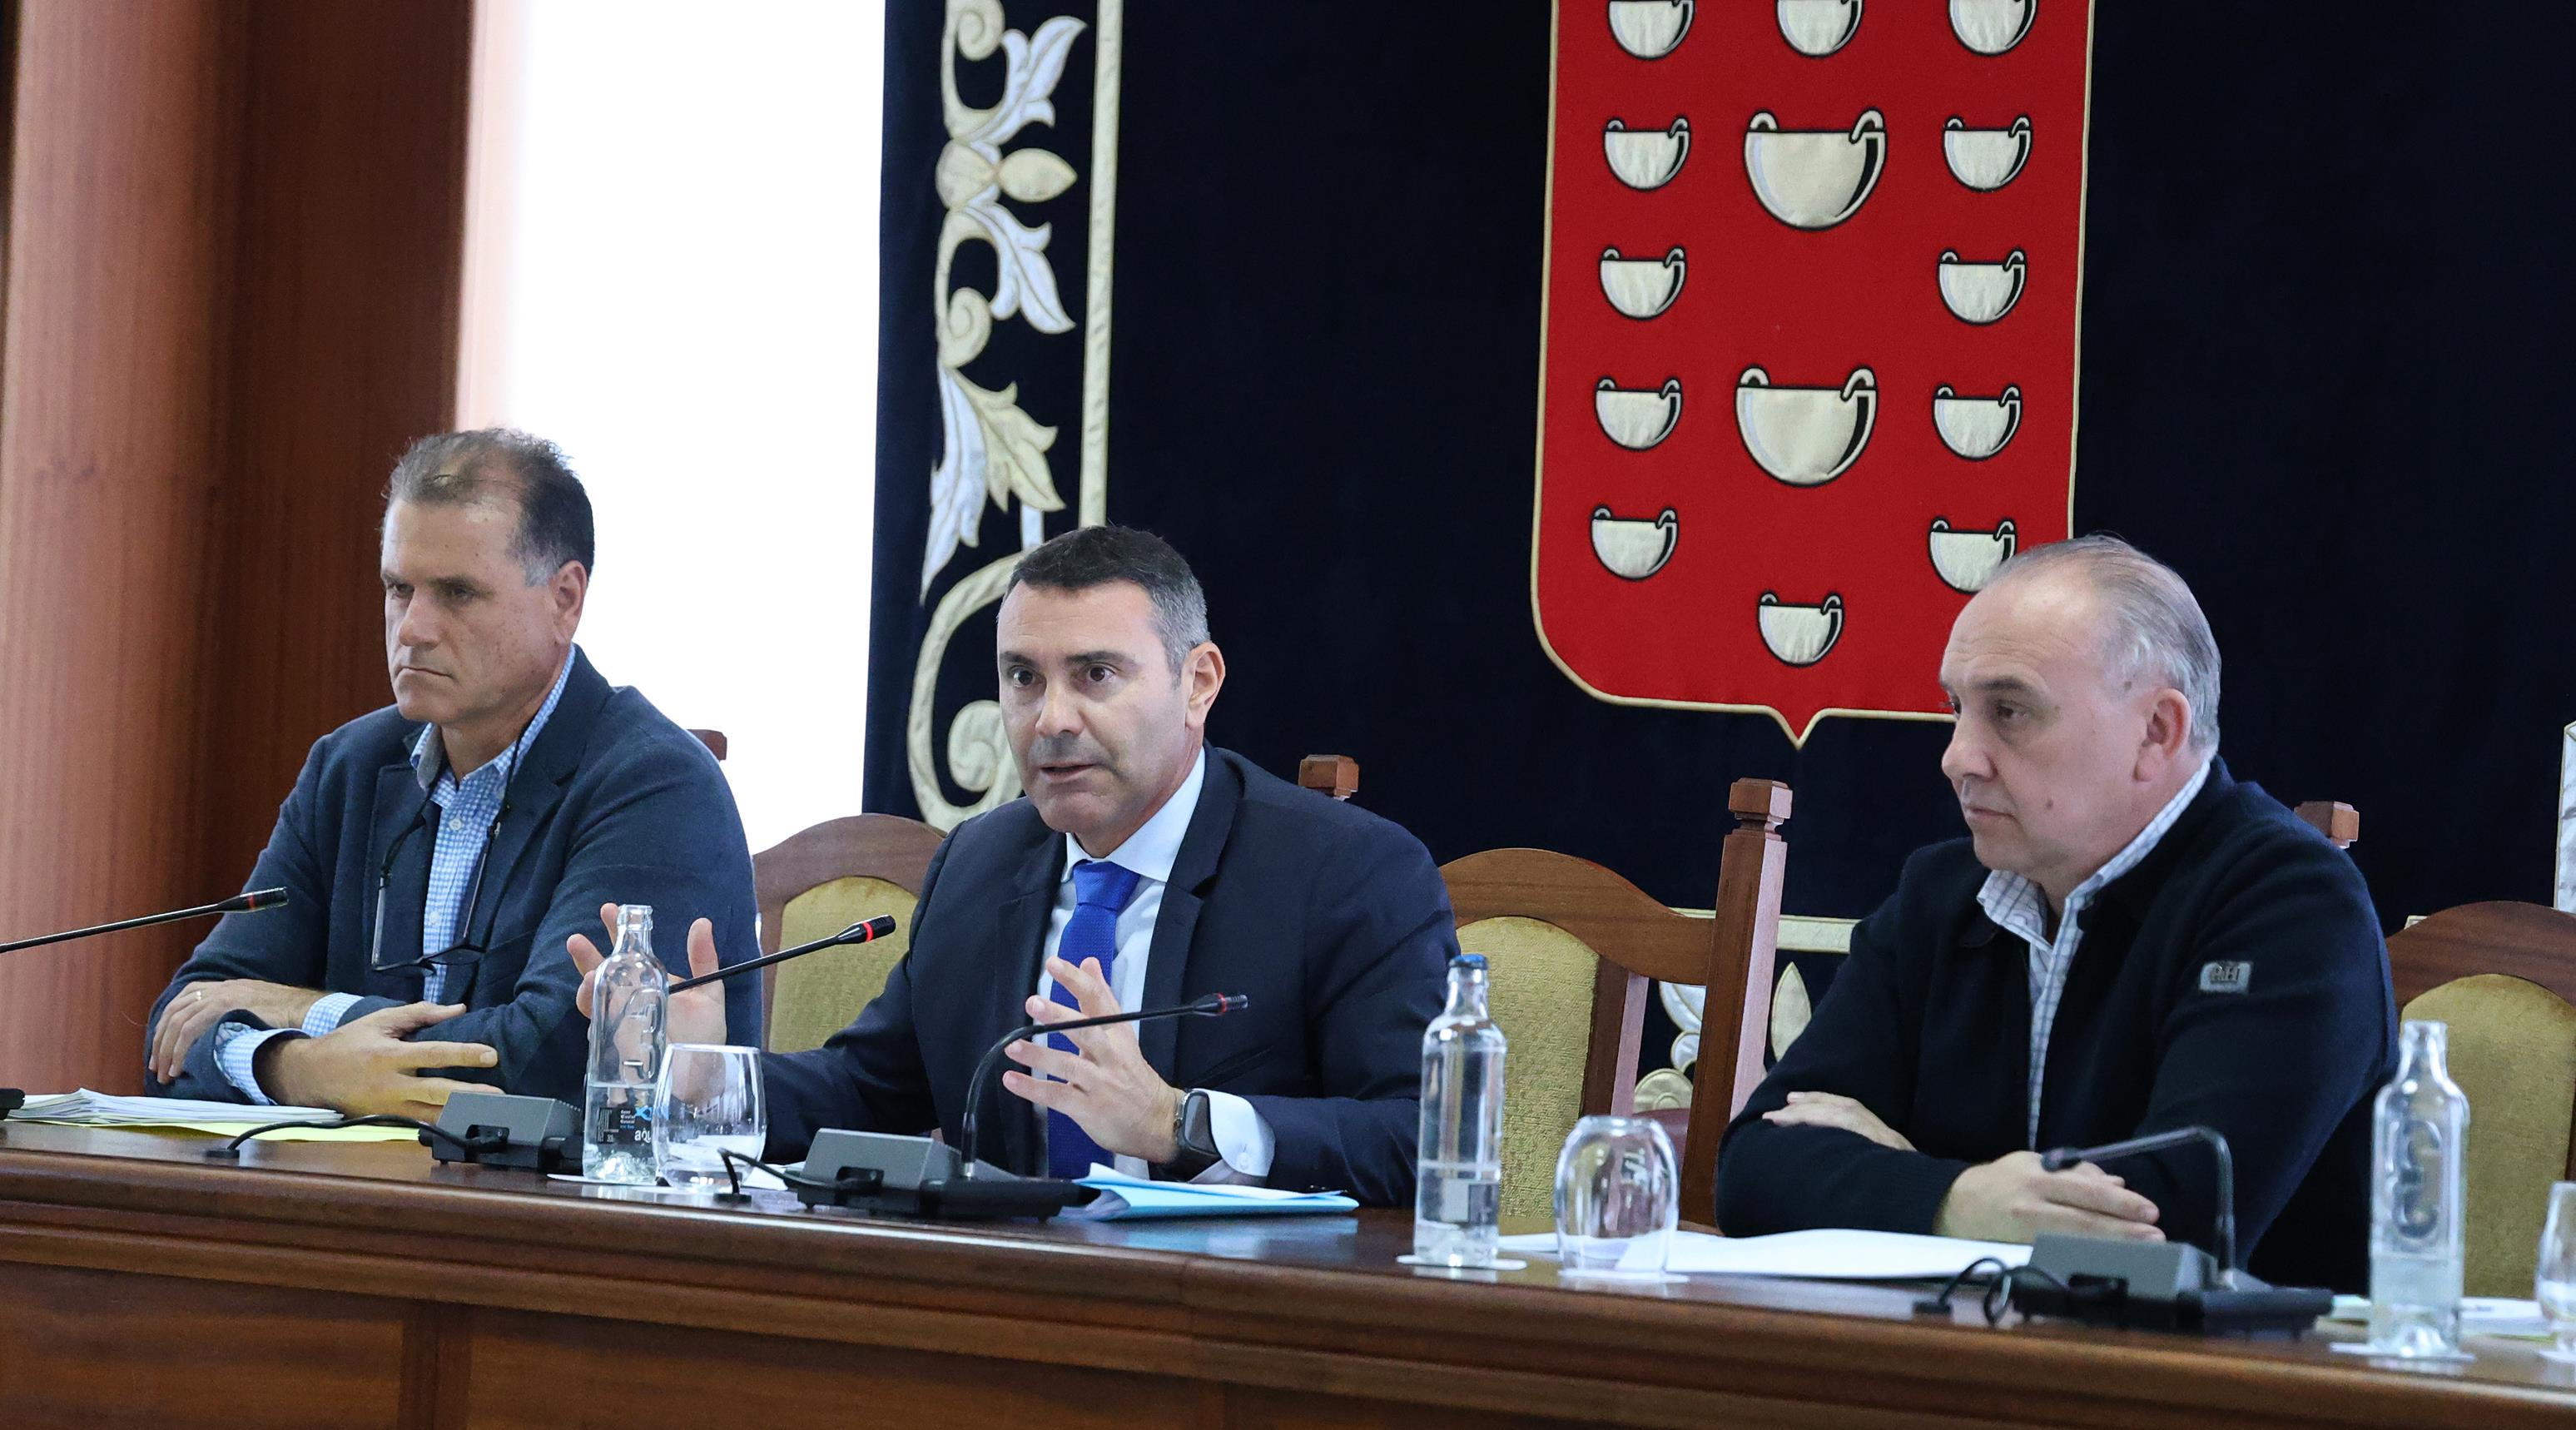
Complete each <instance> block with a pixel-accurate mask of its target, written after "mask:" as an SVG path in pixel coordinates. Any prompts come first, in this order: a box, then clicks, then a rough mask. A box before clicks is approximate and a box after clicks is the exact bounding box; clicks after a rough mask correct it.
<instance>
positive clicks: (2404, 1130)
mask: <svg viewBox="0 0 2576 1430" xmlns="http://www.w3.org/2000/svg"><path fill="white" fill-rule="evenodd" d="M2449 1046H2450V1029H2449V1028H2447V1027H2445V1026H2444V1025H2442V1024H2440V1023H2422V1022H2414V1021H2411V1020H2410V1021H2409V1022H2407V1023H2406V1024H2405V1025H2404V1026H2403V1027H2401V1028H2400V1029H2399V1031H2398V1045H2397V1076H2396V1078H2395V1079H2394V1080H2392V1081H2391V1082H2390V1083H2389V1084H2388V1086H2386V1087H2385V1088H2382V1089H2380V1093H2379V1102H2378V1105H2377V1108H2376V1111H2375V1112H2374V1113H2373V1120H2372V1131H2371V1165H2370V1343H2371V1346H2372V1348H2373V1349H2374V1350H2376V1351H2378V1352H2379V1353H2381V1354H2383V1355H2397V1356H2449V1355H2456V1354H2458V1353H2459V1348H2460V1266H2461V1261H2462V1259H2463V1257H2464V1255H2465V1252H2466V1239H2465V1232H2466V1224H2465V1214H2466V1213H2467V1211H2468V1175H2467V1170H2468V1136H2469V1099H2468V1097H2467V1096H2466V1095H2465V1094H2463V1093H2462V1092H2461V1091H2460V1085H2459V1084H2458V1083H2455V1082H2453V1081H2451V1073H2450V1069H2449V1068H2448V1067H2446V1066H2445V1065H2444V1063H2445V1059H2446V1056H2447V1053H2448V1050H2449Z"/></svg>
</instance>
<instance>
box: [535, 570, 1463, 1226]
mask: <svg viewBox="0 0 2576 1430" xmlns="http://www.w3.org/2000/svg"><path fill="white" fill-rule="evenodd" d="M998 645H999V651H998V656H997V667H998V670H997V673H998V675H999V679H1000V687H1001V692H1000V698H1001V705H1002V712H1003V720H1004V724H1005V727H1006V729H1007V731H1008V734H1009V738H1010V742H1011V748H1012V752H1013V754H1014V755H1015V756H1016V758H1017V763H1018V766H1019V771H1020V776H1021V780H1022V782H1023V784H1024V786H1025V787H1026V788H1027V789H1028V791H1029V797H1028V798H1026V799H1023V800H1015V801H1013V802H1011V803H1009V804H1005V805H1003V806H1002V807H1000V808H998V809H995V810H992V811H990V812H988V813H986V814H983V815H980V816H978V817H976V818H974V819H971V820H968V821H967V822H966V823H964V824H961V825H959V826H958V828H957V829H956V831H955V832H954V833H952V834H951V835H950V836H949V837H948V839H947V841H946V842H945V843H944V844H942V845H941V846H940V849H939V852H938V854H937V855H936V856H934V857H933V859H932V860H931V865H930V873H929V877H928V879H927V881H926V882H925V884H924V885H923V888H922V894H921V901H920V904H919V906H918V907H917V909H916V910H915V912H914V915H913V926H912V942H911V951H910V952H909V953H908V954H907V955H906V956H905V957H904V959H903V961H902V962H901V963H900V964H899V965H897V966H896V968H895V970H894V972H893V974H892V975H891V977H889V978H888V980H887V982H886V987H885V991H884V992H883V993H882V994H880V995H879V996H878V997H877V998H876V1000H875V1001H874V1002H872V1003H870V1004H869V1005H868V1007H867V1009H866V1010H865V1011H864V1012H862V1013H861V1014H860V1015H859V1018H858V1021H856V1022H854V1023H852V1024H851V1025H850V1026H849V1027H848V1028H846V1029H844V1030H842V1031H841V1032H840V1033H838V1034H836V1035H835V1036H834V1037H833V1038H832V1039H831V1041H830V1042H828V1043H826V1044H824V1046H822V1047H821V1048H818V1049H815V1050H814V1051H811V1052H804V1053H790V1054H784V1055H775V1054H773V1055H769V1056H765V1057H764V1058H763V1059H762V1066H763V1068H764V1069H765V1072H766V1087H767V1094H768V1105H769V1151H770V1154H771V1155H772V1156H774V1157H782V1158H785V1157H795V1156H798V1155H801V1154H802V1152H803V1151H804V1149H805V1146H806V1144H807V1143H808V1142H809V1141H811V1140H812V1138H813V1135H814V1133H815V1132H816V1131H818V1130H820V1129H822V1128H826V1127H840V1128H853V1129H858V1130H863V1131H878V1132H896V1133H921V1132H928V1131H930V1130H931V1129H933V1128H938V1129H940V1130H941V1131H943V1132H944V1133H945V1134H946V1136H947V1138H948V1140H949V1142H950V1143H951V1145H954V1144H955V1143H956V1142H957V1141H958V1139H959V1137H960V1134H961V1124H962V1121H963V1114H964V1111H965V1098H966V1084H967V1081H968V1079H969V1077H970V1076H971V1075H972V1073H973V1070H974V1067H975V1063H976V1061H977V1060H978V1059H979V1058H980V1057H981V1056H982V1055H983V1053H984V1052H985V1050H986V1049H987V1048H988V1047H990V1046H991V1045H992V1043H993V1041H994V1040H995V1039H997V1038H999V1037H1001V1036H1003V1035H1004V1034H1006V1033H1008V1032H1009V1031H1010V1030H1011V1029H1013V1028H1014V1027H1017V1026H1019V1025H1020V1024H1022V1023H1026V1022H1029V1021H1032V1020H1040V1021H1048V1022H1062V1021H1066V1020H1069V1019H1072V1018H1077V1017H1086V1016H1094V1015H1097V1014H1102V1013H1111V1012H1117V1011H1119V1010H1121V1009H1122V1008H1123V1009H1127V1010H1131V1011H1132V1010H1135V1009H1139V1008H1147V1007H1162V1006H1166V1005H1170V1004H1175V1003H1181V1002H1186V1001H1188V1000H1191V999H1194V998H1197V997H1199V996H1201V995H1203V994H1208V993H1242V994H1247V995H1249V997H1250V1000H1251V1001H1250V1006H1249V1008H1248V1009H1247V1010H1246V1011H1244V1012H1240V1013H1235V1014H1230V1015H1228V1016H1225V1017H1221V1018H1187V1019H1174V1020H1165V1021H1158V1022H1149V1023H1144V1024H1130V1025H1124V1026H1118V1027H1109V1028H1099V1029H1094V1030H1090V1031H1087V1032H1081V1033H1074V1034H1070V1035H1064V1034H1058V1035H1053V1036H1051V1037H1049V1038H1047V1039H1046V1040H1044V1042H1045V1044H1048V1045H1053V1046H1048V1045H1041V1044H1040V1043H1036V1042H1022V1043H1019V1044H1016V1045H1014V1046H1013V1048H1012V1051H1011V1054H1010V1056H1011V1057H1012V1058H1013V1059H1014V1060H1015V1062H1016V1067H1015V1068H1013V1070H1011V1071H1009V1072H1006V1073H1005V1074H1004V1075H1003V1076H1002V1077H1001V1078H999V1079H995V1080H994V1083H993V1085H991V1086H989V1087H988V1088H987V1090H986V1094H985V1097H986V1101H985V1105H984V1106H983V1107H982V1108H981V1109H980V1110H979V1111H978V1114H977V1117H978V1121H979V1124H980V1132H979V1136H980V1146H979V1148H978V1152H979V1155H981V1156H982V1157H983V1158H984V1160H986V1161H990V1162H994V1163H996V1164H998V1165H1002V1166H1005V1167H1008V1168H1010V1169H1012V1170H1015V1171H1019V1172H1023V1173H1032V1174H1034V1173H1041V1172H1051V1173H1053V1174H1055V1175H1059V1176H1067V1175H1069V1176H1076V1177H1079V1176H1081V1175H1084V1174H1085V1173H1086V1172H1087V1171H1088V1169H1089V1167H1090V1165H1091V1163H1092V1162H1094V1161H1095V1160H1096V1161H1100V1162H1110V1163H1113V1164H1114V1165H1116V1166H1118V1167H1119V1168H1120V1169H1121V1170H1124V1171H1128V1172H1130V1173H1131V1174H1145V1173H1148V1172H1150V1173H1151V1174H1152V1175H1154V1176H1157V1177H1164V1178H1195V1179H1202V1180H1220V1179H1221V1180H1235V1181H1247V1182H1260V1183H1266V1184H1267V1185H1270V1186H1275V1187H1291V1188H1332V1189H1338V1190H1342V1191H1347V1192H1348V1193H1349V1194H1350V1195H1352V1196H1353V1197H1355V1198H1357V1199H1359V1200H1360V1201H1363V1202H1366V1203H1370V1204H1373V1205H1393V1204H1400V1203H1403V1202H1405V1201H1407V1200H1409V1199H1410V1198H1411V1196H1412V1194H1413V1162H1414V1148H1415V1142H1416V1137H1417V1134H1418V1121H1419V1109H1418V1100H1419V1097H1420V1083H1421V1047H1422V1032H1423V1029H1424V1027H1425V1026H1426V1025H1427V1024H1428V1023H1429V1022H1430V1020H1431V1019H1432V1018H1433V1017H1434V1016H1436V1015H1437V1014H1438V1013H1439V1011H1440V1006H1441V996H1442V980H1443V975H1444V969H1445V967H1446V965H1447V962H1448V959H1449V956H1450V955H1451V954H1452V953H1453V952H1454V951H1455V948H1456V933H1455V930H1454V928H1453V927H1452V924H1451V920H1450V913H1449V901H1448V895H1447V892H1446V890H1445V888H1444V887H1443V885H1442V884H1441V881H1440V875H1439V871H1438V870H1437V869H1436V868H1434V867H1433V865H1432V862H1431V858H1430V856H1429V854H1427V853H1426V852H1425V851H1424V850H1423V847H1422V845H1421V843H1420V842H1419V841H1417V840H1416V839H1414V838H1413V837H1412V836H1411V835H1409V834H1407V833H1405V832H1404V831H1403V830H1402V829H1400V828H1398V827H1396V826H1395V825H1393V824H1390V823H1388V822H1387V821H1386V820H1383V819H1380V818H1378V817H1377V816H1375V815H1372V814H1368V813H1365V812H1363V811H1361V810H1357V809H1353V808H1351V807H1349V806H1347V805H1343V804H1339V803H1337V802H1335V801H1333V800H1329V799H1325V798H1322V797H1320V796H1318V795H1316V794H1313V793H1311V792H1309V791H1306V790H1301V789H1298V788H1296V787H1295V786H1293V785H1290V784H1287V783H1285V782H1284V781H1281V780H1278V779H1275V778H1273V777H1272V776H1270V775H1267V774H1264V773H1263V772H1262V771H1260V770H1259V769H1256V768H1254V767H1253V766H1252V765H1251V764H1250V763H1248V762H1247V761H1245V760H1244V759H1243V758H1242V757H1241V756H1239V755H1235V754H1233V753H1231V752H1229V751H1225V750H1219V749H1212V748H1208V747H1207V746H1206V745H1205V743H1204V731H1205V728H1206V721H1207V715H1208V710H1209V708H1210V707H1211V706H1213V705H1214V703H1215V701H1216V696H1217V691H1218V689H1219V687H1220V686H1221V685H1222V684H1223V683H1224V679H1225V661H1224V657H1223V655H1222V654H1221V653H1219V651H1218V650H1217V648H1216V646H1215V645H1214V644H1212V643H1211V642H1210V641H1209V639H1208V631H1207V607H1206V601H1205V598H1204V596H1203V595H1202V594H1201V592H1200V589H1199V584H1198V581H1197V578H1196V577H1195V576H1193V575H1192V574H1191V572H1190V569H1189V567H1188V565H1187V563H1185V562H1184V561H1182V559H1181V557H1180V556H1179V554H1178V553H1176V552H1174V551H1173V550H1172V549H1171V548H1170V547H1169V546H1167V545H1165V544H1164V543H1163V542H1162V541H1161V540H1160V539H1158V538H1156V537H1153V536H1150V535H1147V534H1145V533H1143V532H1137V531H1129V530H1125V529H1122V528H1117V527H1089V528H1084V529H1081V530H1077V531H1074V532H1070V533H1068V534H1066V535H1064V536H1060V537H1057V538H1056V539H1054V540H1052V541H1049V542H1047V543H1046V544H1044V545H1042V546H1039V547H1037V548H1035V549H1034V550H1032V551H1030V552H1029V553H1028V554H1027V555H1026V556H1024V557H1023V558H1021V561H1020V563H1019V566H1018V567H1017V569H1016V570H1015V571H1014V573H1013V575H1012V577H1011V585H1010V588H1009V590H1008V592H1007V594H1006V595H1005V597H1004V599H1003V602H1002V608H1001V612H1000V618H999V640H998ZM573 949H574V954H575V957H576V958H577V959H578V960H580V961H581V962H582V963H583V965H584V966H585V967H588V966H591V965H592V964H593V963H594V962H595V960H596V958H597V957H598V955H597V952H596V950H595V949H593V948H592V947H591V946H590V944H589V941H588V940H587V939H576V940H574V942H573ZM694 953H695V956H696V957H698V958H700V959H701V960H705V961H709V962H711V961H712V950H711V949H705V948H700V949H697V950H695V951H694ZM584 994H585V997H586V996H587V989H586V988H585V990H584ZM670 1016H671V1026H672V1028H673V1036H674V1037H683V1036H685V1037H689V1038H692V1039H703V1038H709V1037H713V1038H716V1039H718V1040H721V1038H722V1036H723V1034H724V1030H725V1027H726V1026H727V1025H726V1023H725V1021H724V1019H723V1015H722V1010H721V1009H719V1008H718V1007H716V1006H715V1004H714V1003H713V1001H712V1000H700V999H699V998H698V997H697V996H696V990H693V991H692V993H689V994H682V995H679V996H677V997H675V998H674V999H673V1000H672V1008H671V1015H670Z"/></svg>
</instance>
